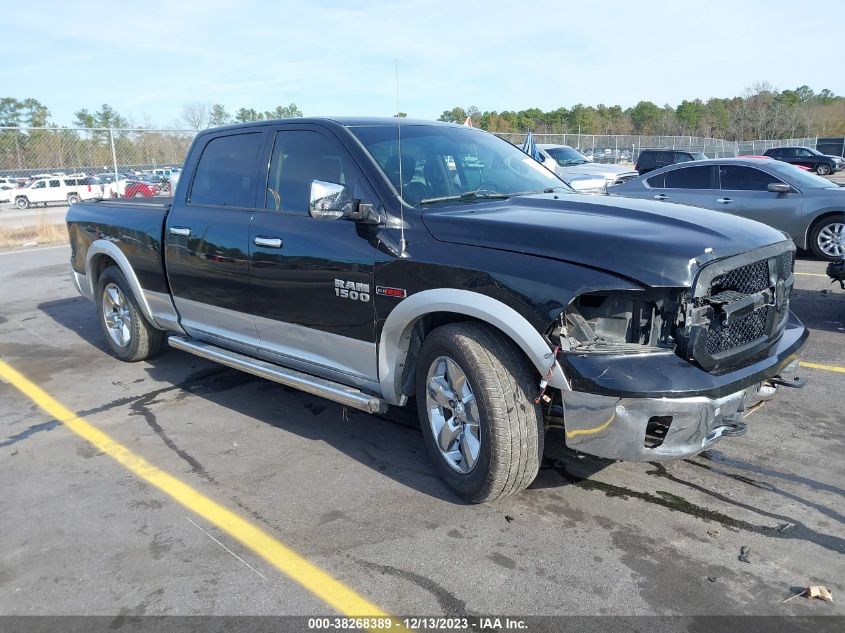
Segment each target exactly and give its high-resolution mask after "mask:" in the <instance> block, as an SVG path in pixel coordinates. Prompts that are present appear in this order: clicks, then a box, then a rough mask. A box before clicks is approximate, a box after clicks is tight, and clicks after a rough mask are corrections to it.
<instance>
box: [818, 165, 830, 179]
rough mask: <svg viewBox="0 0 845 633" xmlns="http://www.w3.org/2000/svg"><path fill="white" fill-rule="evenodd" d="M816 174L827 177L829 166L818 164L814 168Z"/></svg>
mask: <svg viewBox="0 0 845 633" xmlns="http://www.w3.org/2000/svg"><path fill="white" fill-rule="evenodd" d="M816 173H817V174H818V175H819V176H827V175H828V174H829V173H830V165H828V164H827V163H819V164H818V165H817V166H816Z"/></svg>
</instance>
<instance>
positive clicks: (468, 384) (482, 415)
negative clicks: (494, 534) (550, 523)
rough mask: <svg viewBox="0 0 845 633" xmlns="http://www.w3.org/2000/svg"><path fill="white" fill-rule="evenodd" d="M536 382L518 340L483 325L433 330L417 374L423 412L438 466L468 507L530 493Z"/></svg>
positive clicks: (538, 439)
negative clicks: (523, 492) (528, 488)
mask: <svg viewBox="0 0 845 633" xmlns="http://www.w3.org/2000/svg"><path fill="white" fill-rule="evenodd" d="M537 383H538V377H537V376H536V375H535V372H534V368H533V367H532V366H530V365H529V364H528V362H527V360H526V358H525V357H524V355H523V354H522V352H521V350H519V348H517V347H516V346H515V345H514V344H513V342H512V341H510V340H509V339H508V338H507V337H506V336H505V335H504V334H502V333H501V332H499V331H498V330H496V329H494V328H492V327H490V326H487V325H485V324H481V323H474V322H465V323H456V324H451V325H445V326H442V327H440V328H437V329H436V330H434V331H433V332H432V333H431V334H430V335H429V336H428V337H427V338H426V339H425V341H424V342H423V346H422V349H421V350H420V355H419V358H418V360H417V369H416V393H417V398H416V399H417V408H418V412H419V416H420V422H421V426H422V428H423V436H424V437H425V443H426V446H427V448H428V451H429V454H430V456H431V458H432V460H433V461H434V464H435V468H436V470H437V471H438V473H439V474H440V476H441V477H442V478H443V479H444V480H445V481H446V483H447V484H448V485H449V486H450V487H451V488H452V489H453V490H455V492H457V493H458V494H459V495H461V496H462V497H463V498H464V499H466V500H467V501H471V502H473V503H482V502H485V501H492V500H494V499H497V498H499V497H503V496H507V495H511V494H515V493H518V492H521V491H522V490H524V489H525V488H527V487H528V486H529V485H530V484H531V482H532V481H534V478H535V477H536V476H537V472H538V470H539V468H540V459H541V458H542V455H543V430H544V429H543V416H542V413H541V411H540V407H539V406H538V405H536V404H534V402H533V399H532V397H531V394H532V393H533V392H534V391H536V389H537Z"/></svg>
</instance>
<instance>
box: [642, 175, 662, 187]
mask: <svg viewBox="0 0 845 633" xmlns="http://www.w3.org/2000/svg"><path fill="white" fill-rule="evenodd" d="M665 180H666V174H658V175H657V176H652V177H651V178H649V179H648V180H646V182H647V183H648V186H649V187H651V188H652V189H663V183H664V181H665Z"/></svg>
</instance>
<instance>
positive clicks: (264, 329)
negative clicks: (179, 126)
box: [67, 118, 807, 502]
mask: <svg viewBox="0 0 845 633" xmlns="http://www.w3.org/2000/svg"><path fill="white" fill-rule="evenodd" d="M67 223H68V231H69V234H70V241H71V246H72V249H71V250H72V254H71V267H72V271H73V275H72V276H73V280H74V283H75V284H76V287H77V288H78V290H79V291H80V292H81V293H82V294H83V295H84V296H86V297H88V298H90V299H92V300H93V301H94V302H95V303H96V305H97V315H98V318H99V322H100V324H101V327H102V331H103V334H104V336H105V340H106V341H107V343H108V345H109V347H110V349H111V350H112V352H113V353H114V354H115V355H116V356H117V357H118V358H120V359H122V360H125V361H141V360H145V359H148V358H151V357H152V356H154V355H155V354H156V353H158V352H159V351H160V350H161V349H162V346H163V345H164V344H165V342H167V343H168V344H169V345H170V346H171V347H173V348H176V349H179V350H183V351H185V352H188V353H191V354H195V355H197V356H200V357H203V358H207V359H211V360H213V361H216V362H219V363H222V364H224V365H227V366H230V367H234V368H237V369H240V370H243V371H246V372H250V373H252V374H256V375H258V376H262V377H264V378H266V379H269V380H271V381H276V382H278V383H282V384H285V385H289V386H293V387H296V388H299V389H302V390H304V391H307V392H310V393H313V394H317V395H320V396H323V397H325V398H328V399H331V400H334V401H336V402H339V403H341V404H343V405H344V406H347V407H354V408H358V409H361V410H364V411H369V412H381V411H384V410H385V409H386V408H387V407H389V406H397V407H402V406H406V405H407V404H408V403H409V402H412V401H413V402H415V405H416V408H417V412H418V414H419V417H420V421H421V428H422V431H423V437H424V441H425V443H426V445H427V447H428V450H429V452H430V455H431V457H432V460H433V463H434V466H435V468H436V470H437V472H438V473H439V474H440V475H441V476H442V477H443V479H444V480H445V481H446V482H447V483H448V484H449V485H450V486H451V487H452V488H453V489H454V490H455V491H457V492H458V493H459V494H460V495H462V496H463V497H464V498H466V499H468V500H470V501H472V502H483V501H488V500H491V499H495V498H497V497H501V496H504V495H508V494H513V493H516V492H519V491H520V490H523V489H524V488H526V487H527V486H528V485H529V484H530V483H531V482H532V480H533V479H534V478H535V476H536V474H537V472H538V469H539V466H540V460H541V458H542V455H543V446H544V441H545V437H544V430H545V425H546V424H547V423H553V424H555V425H557V426H563V427H564V428H565V438H566V439H565V441H566V443H567V444H568V445H569V446H570V447H571V448H572V449H574V450H577V451H581V452H583V453H590V454H593V455H597V456H600V457H605V458H611V459H626V460H629V459H630V460H649V461H653V460H668V459H677V458H681V457H685V456H689V455H693V454H695V453H697V452H699V451H701V450H703V449H706V448H707V447H709V446H711V445H712V444H713V443H715V442H717V441H718V440H719V439H720V438H722V437H727V436H737V435H741V434H742V433H743V432H744V431H745V430H746V422H745V421H744V420H743V416H744V415H745V412H746V411H748V410H749V409H750V408H751V407H753V406H755V405H756V404H757V403H758V402H761V401H763V400H767V399H769V398H771V397H772V396H773V395H774V394H775V391H776V389H777V387H778V385H779V384H781V383H788V384H793V383H794V382H795V381H794V380H793V378H794V372H795V370H796V368H797V365H798V362H797V354H798V352H799V348H800V347H801V345H802V344H803V342H804V340H805V338H806V336H807V332H806V329H805V328H804V326H803V325H802V324H801V323H800V321H799V320H798V319H797V318H796V317H795V316H794V315H793V314H792V313H791V312H790V310H789V297H790V292H791V289H792V286H793V281H794V276H793V270H792V269H793V257H794V252H795V246H794V245H793V243H792V241H791V240H789V239H788V238H787V237H786V236H785V235H784V234H783V233H781V232H780V231H777V230H775V229H772V228H770V227H768V226H765V225H763V224H759V223H757V222H754V221H751V220H747V219H744V218H739V217H732V216H729V215H725V214H720V213H716V212H713V211H705V210H701V209H693V208H690V207H685V206H681V205H670V204H666V203H661V202H655V201H650V200H631V199H625V198H615V197H605V196H601V197H596V196H586V195H580V194H577V193H574V192H573V191H572V190H571V189H570V188H569V187H568V186H567V185H566V184H565V183H564V182H563V181H562V180H560V179H559V178H558V177H557V176H556V175H554V174H553V173H552V172H550V171H549V170H547V169H546V168H545V167H543V166H542V165H540V164H539V163H537V162H536V161H535V160H534V159H532V158H530V157H528V156H526V155H525V154H524V153H523V152H521V151H520V150H519V149H517V148H516V147H514V146H513V145H511V144H510V143H508V142H506V141H503V140H501V139H498V138H496V137H495V136H493V135H491V134H489V133H487V132H484V131H482V130H477V129H473V128H469V127H465V126H458V125H451V124H446V123H432V122H425V121H409V120H406V119H392V118H391V119H374V118H343V119H288V120H284V121H260V122H255V123H248V124H243V125H237V126H230V127H224V128H216V129H210V130H204V131H202V132H200V133H199V134H198V135H197V136H196V138H195V140H194V142H193V144H192V146H191V148H190V150H189V152H188V155H187V158H186V161H185V165H184V169H183V171H182V177H181V178H180V179H179V182H178V185H177V187H176V190H175V191H174V195H173V197H172V199H171V198H167V199H166V201H165V199H157V198H151V199H146V200H142V201H136V200H131V199H127V200H104V201H101V202H94V203H81V204H76V205H74V206H72V207H71V208H70V209H69V210H68V214H67ZM759 432H765V426H761V427H760V429H759Z"/></svg>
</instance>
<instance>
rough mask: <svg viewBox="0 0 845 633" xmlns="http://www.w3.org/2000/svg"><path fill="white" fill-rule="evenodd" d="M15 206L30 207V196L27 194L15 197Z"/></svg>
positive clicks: (19, 207) (20, 207)
mask: <svg viewBox="0 0 845 633" xmlns="http://www.w3.org/2000/svg"><path fill="white" fill-rule="evenodd" d="M15 206H16V207H17V208H18V209H28V208H29V198H27V197H26V196H18V197H17V198H15Z"/></svg>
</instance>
